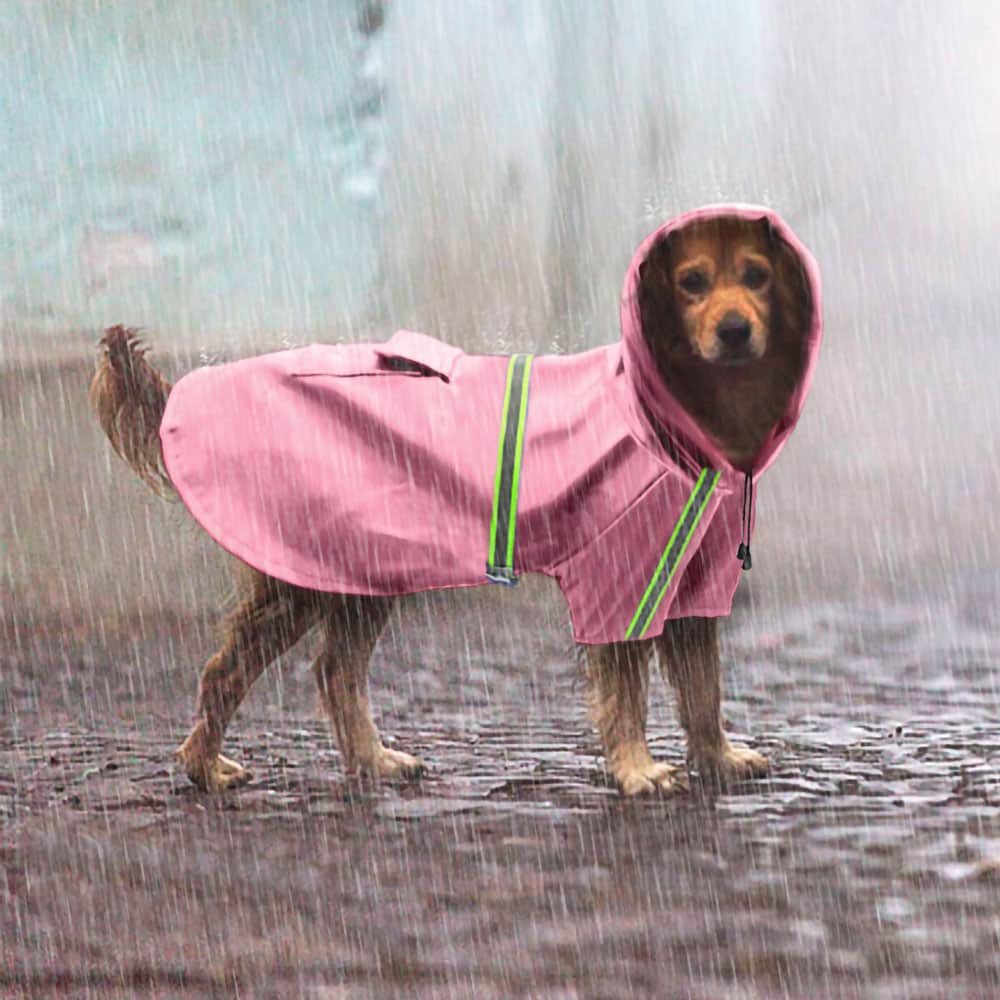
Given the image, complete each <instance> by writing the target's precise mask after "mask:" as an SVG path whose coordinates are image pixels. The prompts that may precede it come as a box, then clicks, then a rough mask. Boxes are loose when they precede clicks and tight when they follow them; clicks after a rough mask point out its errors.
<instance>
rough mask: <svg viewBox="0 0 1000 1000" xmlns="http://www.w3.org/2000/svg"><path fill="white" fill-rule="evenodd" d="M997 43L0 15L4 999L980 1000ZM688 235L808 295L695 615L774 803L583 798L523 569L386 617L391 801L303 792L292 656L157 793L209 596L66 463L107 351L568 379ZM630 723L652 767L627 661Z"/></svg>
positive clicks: (220, 593) (583, 12)
mask: <svg viewBox="0 0 1000 1000" xmlns="http://www.w3.org/2000/svg"><path fill="white" fill-rule="evenodd" d="M998 52H1000V18H998V17H997V16H996V10H995V8H994V6H993V5H992V4H990V3H988V2H986V0H983V2H975V0H954V2H951V3H949V4H947V5H940V4H935V3H930V2H913V3H906V4H899V3H889V2H882V0H878V2H861V0H841V2H839V3H836V4H831V3H821V2H819V0H802V2H796V0H760V2H757V3H751V4H733V3H727V2H723V0H672V2H671V3H662V2H658V0H622V2H620V3H610V2H603V0H594V2H588V3H583V2H578V0H551V2H544V3H543V2H540V0H476V2H467V0H339V2H320V0H302V2H298V3H294V4H271V3H267V2H265V0H246V2H240V3H236V2H229V3H207V2H205V0H181V2H177V3H173V4H154V3H149V2H145V0H135V2H129V0H119V2H112V3H103V4H96V3H94V4H82V3H76V2H67V0H32V2H17V0H5V2H3V3H0V67H2V68H0V140H2V147H3V156H2V157H0V442H2V447H0V483H2V486H0V489H2V496H3V502H2V506H0V514H2V518H0V952H2V961H0V995H2V996H14V997H21V996H24V997H42V996H60V995H70V996H80V997H125V996H133V995H140V996H157V997H159V996H163V997H168V996H169V997H203V996H210V995H211V996H229V995H232V996H254V997H272V996H273V997H296V996H301V997H310V998H322V997H335V996H336V997H340V996H344V997H355V996H357V997H368V996H371V997H381V996H397V995H398V996H407V997H411V996H412V997H470V996H475V997H510V996H551V997H558V998H576V997H624V996H650V997H654V996H656V997H661V996H678V997H681V996H683V997H699V998H721V997H732V998H737V997H739V998H751V997H774V996H787V997H802V998H815V997H821V996H830V997H855V996H857V997H862V996H864V997H879V998H896V997H912V998H916V997H931V996H943V995H948V996H977V997H978V996H984V997H985V996H993V995H998V994H1000V922H998V914H1000V909H998V899H1000V896H998V885H1000V812H998V805H1000V786H998V779H997V764H998V760H1000V733H998V728H997V716H998V707H1000V683H998V681H1000V611H998V610H997V609H998V606H1000V574H998V570H997V566H998V564H1000V543H998V537H1000V515H998V513H997V511H998V502H997V497H998V496H1000V392H998V390H997V373H998V371H1000V348H998V347H997V343H996V333H995V331H996V330H997V328H998V327H1000V305H998V302H1000V278H998V271H997V264H996V261H997V248H996V244H997V236H998V223H997V220H998V219H1000V172H998V171H997V169H996V164H997V162H998V160H1000V116H998V115H997V113H996V108H997V106H998V104H1000V82H998V76H997V73H996V64H997V54H998ZM720 202H725V203H750V204H755V205H766V206H768V207H770V208H773V209H774V210H775V211H777V212H778V213H780V215H781V216H782V217H783V218H784V219H785V220H786V221H787V223H788V224H789V225H790V226H791V227H792V228H793V229H794V231H795V233H796V234H797V235H798V236H799V238H800V239H801V240H802V241H803V243H804V244H805V245H806V246H807V247H808V248H809V249H810V251H811V252H812V254H813V255H814V256H815V258H816V260H817V262H818V264H819V268H820V271H821V273H822V282H823V318H824V328H825V334H824V340H823V346H822V351H821V354H820V358H819V361H818V365H817V368H816V371H815V376H814V380H813V383H812V387H811V389H810V393H809V397H808V399H807V401H806V404H805V408H804V411H803V413H802V415H801V418H800V420H799V422H798V424H797V426H796V428H795V431H794V433H793V434H792V435H791V437H790V438H789V440H788V443H787V445H786V446H785V448H784V450H783V451H782V453H781V455H780V457H779V458H778V460H777V461H776V462H775V464H774V466H773V467H772V468H770V469H768V470H767V471H766V473H765V474H764V475H763V476H762V477H761V479H760V482H759V483H756V484H755V488H756V491H757V492H756V499H755V511H756V514H755V516H756V527H755V531H754V534H753V568H752V570H751V571H749V572H744V573H743V574H742V576H741V578H740V582H739V586H738V589H737V591H736V596H735V599H734V602H733V608H732V614H731V615H729V616H728V617H726V618H725V620H724V621H723V622H722V625H721V642H722V675H723V714H724V718H725V723H726V727H727V730H728V733H729V737H730V738H731V739H732V740H734V741H738V742H740V743H744V744H746V745H748V746H750V747H753V748H754V749H755V750H757V751H759V752H761V753H764V754H766V755H767V756H768V758H769V759H770V762H771V769H770V772H769V774H768V775H767V777H766V778H762V779H759V780H756V781H747V782H742V783H739V784H736V785H735V786H732V787H729V788H726V789H720V788H718V787H715V786H714V785H713V784H712V783H711V782H710V781H707V780H703V779H702V777H701V776H699V774H697V773H695V774H693V775H692V776H691V781H690V788H689V790H688V791H686V792H684V793H681V794H676V795H672V796H655V795H654V796H646V797H639V798H628V797H625V796H623V795H622V794H621V793H620V791H619V789H618V788H617V787H616V785H615V782H614V780H613V776H612V775H611V773H610V770H609V768H608V765H607V762H606V761H605V759H604V758H603V756H602V755H601V752H600V744H599V741H598V738H597V735H596V733H595V731H594V729H593V727H592V725H591V723H590V721H589V719H588V716H587V710H586V704H585V697H584V695H585V684H584V675H583V670H582V663H581V659H582V657H581V653H580V651H579V650H578V649H577V647H576V644H575V643H574V641H573V636H574V632H573V629H572V628H571V622H570V616H569V613H568V611H567V604H566V601H565V600H564V599H563V596H562V595H561V594H560V589H559V587H558V586H557V585H556V583H555V582H554V581H553V580H552V579H551V578H548V577H545V576H538V575H528V576H525V577H524V578H523V579H522V580H521V582H520V584H519V586H517V587H513V588H509V587H497V586H489V585H487V586H483V587H467V588H463V589H440V590H435V591H433V592H427V593H419V594H413V595H410V596H407V597H405V598H402V599H400V600H399V601H398V602H397V603H396V606H395V607H394V608H393V611H392V614H391V617H390V619H389V624H388V626H387V628H386V630H385V632H384V633H383V634H382V636H381V639H380V641H379V643H378V646H377V648H376V651H375V654H374V658H373V662H372V673H371V691H370V694H371V703H372V712H373V715H374V717H375V719H376V721H377V723H378V726H379V729H380V731H381V733H382V738H383V740H384V742H385V745H386V747H387V748H389V749H391V750H392V749H394V750H399V751H406V752H409V753H412V754H417V755H419V756H420V758H421V759H422V760H423V761H424V762H425V764H426V768H427V770H426V773H425V775H424V776H423V777H422V779H421V780H420V781H415V782H409V783H403V782H383V783H378V782H370V781H359V780H358V779H356V778H352V777H350V776H348V775H347V774H346V773H345V768H344V761H343V759H342V757H341V754H340V752H339V751H338V748H337V743H336V741H335V739H334V737H333V734H332V733H331V731H330V728H329V726H328V724H327V722H326V721H325V720H324V718H323V716H322V713H321V712H320V711H319V709H318V706H317V697H316V688H315V684H314V681H313V676H312V670H311V668H310V664H311V663H312V661H313V659H314V657H315V656H316V642H317V639H316V636H315V634H310V635H309V636H307V637H306V638H304V639H303V640H302V641H300V642H299V643H298V644H296V645H295V646H294V648H292V650H291V651H290V652H288V653H287V654H286V655H285V656H284V657H283V658H282V660H281V662H280V664H279V665H278V666H276V667H273V668H272V669H270V670H269V671H267V672H266V673H265V674H264V675H263V676H262V677H261V679H260V680H259V681H258V683H257V684H256V685H255V687H254V689H253V691H252V693H251V694H250V695H249V696H248V697H247V699H246V701H245V702H244V704H243V705H242V707H241V709H240V711H239V712H238V714H237V715H236V717H235V720H234V721H233V723H232V725H231V726H230V728H229V731H228V733H227V736H226V743H225V753H226V754H227V755H229V756H231V757H233V758H234V759H236V760H238V761H240V763H241V764H243V765H244V766H245V767H247V768H248V769H249V770H250V771H251V772H252V774H253V778H252V780H251V781H250V782H249V783H248V784H246V785H245V786H244V787H241V788H238V789H233V790H230V791H227V792H225V793H221V794H209V793H206V792H204V791H201V790H199V789H198V788H196V787H195V786H194V785H193V784H191V783H190V782H189V781H188V780H187V776H186V775H185V774H184V771H183V769H182V768H181V767H179V766H178V763H177V762H176V761H175V759H174V751H175V749H176V748H177V746H178V745H179V744H180V743H181V741H182V740H183V739H184V736H185V734H186V733H187V732H188V730H189V729H190V726H191V723H192V716H193V713H194V711H195V695H196V689H197V684H198V676H199V672H200V670H201V668H202V666H203V664H204V663H205V661H206V659H207V658H208V657H209V656H210V655H211V654H212V653H213V652H214V651H215V649H216V648H217V646H218V642H217V634H216V626H217V623H218V621H219V616H220V611H221V610H224V609H225V608H226V607H227V606H229V604H228V603H227V602H229V601H231V589H232V583H231V581H232V578H233V568H234V565H233V564H234V560H233V559H232V558H231V557H230V556H228V555H226V554H225V553H224V552H223V551H222V550H221V549H220V547H219V546H218V545H216V544H215V543H214V542H213V541H212V540H211V539H210V538H209V537H208V536H207V535H206V533H205V532H204V531H202V530H201V529H200V528H199V527H198V525H197V524H196V523H195V522H194V520H193V519H192V518H191V517H190V516H189V515H188V514H187V513H186V512H185V509H184V507H183V505H181V504H177V503H173V504H171V503H165V502H163V500H161V499H160V498H158V497H156V496H155V495H154V494H153V493H151V492H150V491H149V490H148V488H147V487H146V486H145V485H144V484H143V483H142V482H140V481H139V479H137V478H136V476H135V475H133V473H132V472H131V471H130V470H129V469H128V468H127V467H126V465H125V464H124V463H123V462H122V461H120V460H119V459H118V458H117V457H116V456H115V455H114V453H113V452H112V449H111V448H110V447H109V445H108V441H107V439H106V438H105V437H104V435H103V434H102V433H101V429H100V427H99V426H98V423H97V420H96V419H95V417H94V414H93V412H92V410H91V407H90V403H89V401H88V386H89V383H90V379H91V376H92V374H93V371H94V364H95V359H96V358H97V343H98V340H99V338H100V337H101V335H102V333H103V331H104V330H105V329H106V328H107V327H109V326H113V325H115V324H123V325H125V326H128V327H130V328H137V329H141V330H142V331H143V337H144V338H145V341H146V343H147V345H148V346H149V348H150V353H149V354H148V359H149V360H150V362H151V363H153V364H154V365H156V366H157V367H158V368H159V369H160V370H162V371H163V372H164V373H165V374H166V375H167V376H168V377H169V378H170V379H171V380H176V379H179V378H180V377H181V376H182V375H183V374H184V373H185V372H188V371H191V370H192V369H194V368H198V367H199V366H206V365H211V366H218V365H221V364H222V363H225V362H228V361H233V360H236V359H242V358H249V357H251V356H254V355H258V354H263V353H266V352H273V351H282V350H287V349H298V348H304V347H307V345H310V344H315V343H326V344H341V345H345V349H347V348H348V347H350V346H351V345H356V344H367V343H381V342H384V341H386V340H388V339H389V338H390V337H391V336H392V335H393V333H394V332H395V331H396V330H397V329H400V328H405V329H407V330H413V331H421V332H423V333H426V334H427V335H429V336H432V337H436V338H439V339H440V340H442V341H445V342H447V343H448V344H452V345H455V346H456V347H458V348H461V349H462V350H463V351H465V352H468V354H492V355H508V354H512V353H515V352H531V353H534V354H536V355H537V356H539V357H545V356H548V355H568V354H574V353H578V352H583V351H588V350H591V349H593V348H598V347H601V346H602V345H607V344H612V343H615V342H616V341H618V340H619V338H620V337H621V327H620V325H619V297H620V295H621V290H622V280H623V276H624V275H625V273H626V270H627V268H628V266H629V261H630V259H631V257H632V254H633V252H634V251H635V248H636V247H637V246H638V245H639V243H640V242H641V241H642V240H643V239H644V238H645V237H646V235H647V234H649V233H650V232H651V231H653V230H654V229H655V228H656V227H658V226H659V225H661V224H662V223H664V222H666V221H667V220H669V219H671V218H673V217H675V216H678V215H679V214H681V213H682V212H685V211H687V210H690V209H693V208H696V207H698V206H702V205H707V204H714V203H720ZM442 419H443V416H442V414H441V413H439V412H437V411H431V412H430V413H429V414H428V415H427V420H428V421H429V425H433V421H434V420H439V421H440V420H442ZM529 421H530V410H529ZM491 460H492V457H491ZM460 474H461V473H460V472H459V473H456V475H459V476H460ZM525 489H530V487H528V486H526V487H525ZM441 530H442V531H443V530H445V529H444V527H442V528H441ZM581 530H583V529H581ZM581 541H582V539H581ZM651 544H653V543H651ZM658 544H659V545H660V546H662V539H661V540H660V542H659V543H658ZM627 556H628V554H623V555H622V559H626V558H627ZM329 558H330V559H334V558H335V555H334V554H330V556H329ZM619 568H620V567H619V564H618V563H617V562H616V563H615V564H614V565H609V567H608V572H609V573H614V572H615V571H616V570H618V569H619ZM376 569H377V567H374V566H373V567H372V573H373V574H374V573H375V572H376ZM483 582H485V580H484V581H483ZM647 737H648V742H649V748H650V750H651V752H652V755H653V757H654V758H655V759H656V760H657V761H665V762H667V763H669V764H672V765H675V766H677V767H683V766H684V764H685V743H684V734H683V731H682V729H681V726H680V724H679V722H678V721H677V713H676V709H675V705H674V696H673V693H672V691H671V689H670V687H669V686H668V685H667V684H666V683H665V682H664V680H663V678H662V677H661V674H660V671H659V670H658V669H656V667H655V665H654V668H653V669H652V670H651V673H650V686H649V717H648V724H647Z"/></svg>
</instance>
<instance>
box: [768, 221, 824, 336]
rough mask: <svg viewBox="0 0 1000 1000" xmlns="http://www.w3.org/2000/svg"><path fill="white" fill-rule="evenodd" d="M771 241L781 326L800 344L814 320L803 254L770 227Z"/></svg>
mask: <svg viewBox="0 0 1000 1000" xmlns="http://www.w3.org/2000/svg"><path fill="white" fill-rule="evenodd" d="M767 225H768V242H769V243H770V247H771V261H772V263H773V266H774V298H775V304H776V305H777V311H778V317H777V318H778V325H779V327H780V329H781V331H782V333H783V334H784V336H786V337H788V338H790V339H795V340H797V341H799V342H803V341H804V340H805V336H806V334H807V333H808V332H809V322H810V320H811V318H812V308H813V303H812V291H811V290H810V288H809V279H808V278H807V277H806V272H805V269H804V268H803V267H802V261H801V260H800V259H799V255H798V254H797V253H796V252H795V251H794V250H793V249H792V248H791V246H790V245H789V244H788V243H787V242H785V240H784V238H783V237H782V236H781V235H780V234H779V233H778V231H777V230H776V229H775V228H774V227H773V226H772V225H771V224H770V222H769V223H768V224H767Z"/></svg>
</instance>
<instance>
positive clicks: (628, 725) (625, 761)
mask: <svg viewBox="0 0 1000 1000" xmlns="http://www.w3.org/2000/svg"><path fill="white" fill-rule="evenodd" d="M585 649H586V656H587V702H588V705H589V708H590V713H591V717H592V718H593V720H594V725H595V726H596V727H597V731H598V733H599V734H600V737H601V745H602V747H603V749H604V757H605V759H606V760H607V763H608V769H609V770H610V771H611V773H612V775H613V776H614V778H615V780H616V781H617V782H618V784H619V785H620V787H621V789H622V791H623V792H624V793H625V794H626V795H642V794H650V793H653V792H661V793H664V792H665V793H672V792H676V791H683V790H685V789H686V787H687V785H686V778H685V776H684V773H683V772H682V771H681V770H680V769H678V768H676V767H672V766H670V765H669V764H657V763H656V762H655V761H654V760H653V758H652V756H651V755H650V753H649V747H648V746H647V745H646V705H647V700H646V699H647V690H648V688H649V654H650V649H651V647H650V644H649V643H648V642H619V643H611V644H609V645H604V646H586V647H585Z"/></svg>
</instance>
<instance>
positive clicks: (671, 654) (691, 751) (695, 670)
mask: <svg viewBox="0 0 1000 1000" xmlns="http://www.w3.org/2000/svg"><path fill="white" fill-rule="evenodd" d="M654 641H655V643H656V648H657V652H658V654H659V659H660V667H661V669H662V670H663V672H664V674H665V675H666V677H667V679H668V680H669V681H670V683H671V685H672V686H673V688H674V690H675V691H676V693H677V708H678V712H679V713H680V718H681V724H682V725H683V726H684V729H685V731H686V732H687V738H688V751H687V758H688V766H689V767H694V768H696V769H697V770H698V772H699V773H700V774H701V775H702V776H703V777H706V778H708V779H709V780H712V781H716V782H718V783H720V784H723V785H727V784H731V783H733V782H736V781H743V780H746V779H748V778H757V777H761V776H762V775H764V774H766V773H767V768H768V763H767V758H766V757H765V756H763V755H762V754H759V753H757V752H756V751H754V750H750V749H749V748H747V747H744V746H738V745H736V744H732V743H730V742H729V740H728V739H726V734H725V732H724V731H723V728H722V711H721V699H722V693H721V687H720V678H719V675H720V668H719V634H718V627H717V624H716V619H714V618H678V619H674V620H672V621H668V622H667V626H666V629H665V630H664V632H663V634H662V635H661V636H659V637H658V638H657V639H656V640H654Z"/></svg>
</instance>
